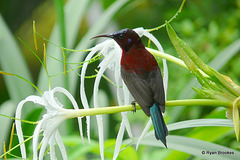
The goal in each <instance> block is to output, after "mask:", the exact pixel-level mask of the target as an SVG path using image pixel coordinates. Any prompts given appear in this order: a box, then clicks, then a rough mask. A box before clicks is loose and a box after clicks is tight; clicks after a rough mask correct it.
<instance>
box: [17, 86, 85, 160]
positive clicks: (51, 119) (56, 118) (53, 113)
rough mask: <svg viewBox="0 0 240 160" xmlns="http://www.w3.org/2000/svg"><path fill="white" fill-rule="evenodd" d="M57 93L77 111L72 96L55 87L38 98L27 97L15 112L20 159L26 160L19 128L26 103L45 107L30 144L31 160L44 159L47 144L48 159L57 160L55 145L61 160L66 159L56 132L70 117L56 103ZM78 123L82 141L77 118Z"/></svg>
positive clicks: (62, 145)
mask: <svg viewBox="0 0 240 160" xmlns="http://www.w3.org/2000/svg"><path fill="white" fill-rule="evenodd" d="M56 92H59V93H62V94H64V95H65V96H66V97H67V98H68V99H69V100H70V102H71V103H72V105H73V108H74V109H79V108H78V105H77V103H76V101H75V99H74V98H73V96H72V95H71V94H70V93H69V92H68V91H67V90H66V89H64V88H62V87H56V88H54V89H52V90H49V91H45V92H44V93H43V95H42V97H40V96H28V97H27V98H26V99H25V100H22V101H21V102H20V103H19V104H18V106H17V110H16V116H15V117H16V122H15V123H16V131H17V136H18V139H19V143H20V144H21V145H20V149H21V154H22V158H24V159H26V149H25V144H24V138H23V132H22V126H21V121H20V120H19V119H21V112H22V107H23V105H24V104H25V103H26V102H33V103H36V104H40V105H42V106H45V108H46V110H47V113H45V114H44V115H43V118H42V119H41V120H40V121H39V122H38V124H37V126H36V128H35V130H34V134H33V142H32V145H33V146H32V148H33V160H37V159H39V160H42V159H43V157H44V153H45V151H46V147H47V145H48V144H49V146H50V158H51V159H57V158H56V155H55V144H57V145H58V147H59V149H60V152H61V154H62V159H64V160H66V159H67V152H66V149H65V146H64V144H63V141H62V139H61V136H60V133H59V131H58V127H59V125H60V124H61V123H62V122H63V121H65V120H66V119H68V118H70V117H71V115H69V112H67V111H68V109H65V108H63V105H62V104H61V103H60V102H59V101H58V99H57V97H55V95H54V94H55V93H56ZM78 123H79V129H80V134H81V138H82V140H83V133H82V121H81V118H80V117H79V118H78ZM42 131H43V138H42V140H41V147H40V151H39V156H38V150H37V149H38V145H39V144H38V139H39V134H40V133H41V132H42Z"/></svg>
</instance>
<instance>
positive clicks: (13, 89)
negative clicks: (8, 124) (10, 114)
mask: <svg viewBox="0 0 240 160" xmlns="http://www.w3.org/2000/svg"><path fill="white" fill-rule="evenodd" d="M0 67H1V70H3V71H5V72H9V73H14V74H18V75H21V76H22V77H24V78H26V79H28V80H29V81H31V82H32V78H31V76H30V72H29V70H28V68H27V64H26V62H25V60H24V57H23V55H22V53H21V51H20V49H19V47H18V46H17V43H16V41H15V39H14V37H13V36H12V35H11V33H10V31H9V29H8V28H7V25H6V24H5V22H4V20H3V18H2V16H1V15H0ZM4 79H5V83H6V85H7V89H8V93H9V95H10V97H11V99H12V100H13V102H15V103H17V102H19V101H20V100H22V99H23V98H25V97H26V96H27V95H29V94H31V93H33V88H32V87H31V85H29V84H28V83H26V82H25V81H23V80H21V79H18V78H13V77H11V76H4Z"/></svg>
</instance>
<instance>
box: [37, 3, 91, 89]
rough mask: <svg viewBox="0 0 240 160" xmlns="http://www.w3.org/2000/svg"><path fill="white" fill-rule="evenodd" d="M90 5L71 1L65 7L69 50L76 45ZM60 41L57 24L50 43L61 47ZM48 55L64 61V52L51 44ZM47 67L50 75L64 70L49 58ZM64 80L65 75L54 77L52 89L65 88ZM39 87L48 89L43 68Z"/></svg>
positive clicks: (61, 64)
mask: <svg viewBox="0 0 240 160" xmlns="http://www.w3.org/2000/svg"><path fill="white" fill-rule="evenodd" d="M88 4H89V0H81V1H79V0H70V1H68V2H67V4H66V5H65V7H64V13H65V26H66V46H67V47H68V48H72V47H73V46H74V44H75V40H76V36H77V32H78V30H79V25H80V23H81V21H82V19H83V16H84V13H85V11H86V10H87V8H88ZM60 39H61V38H60V35H59V25H58V24H55V26H54V28H53V31H52V34H51V37H50V41H51V42H54V43H56V44H59V45H60V46H61V41H60ZM47 54H50V55H51V56H53V57H55V58H57V59H62V50H61V49H60V48H57V47H55V46H53V45H51V44H49V45H48V46H47ZM47 67H48V71H49V74H50V75H51V74H56V73H61V72H63V70H64V65H63V63H60V62H57V61H55V60H53V59H52V58H47ZM64 78H65V77H64V75H63V76H57V77H52V78H51V82H52V87H55V86H64ZM72 85H76V84H72ZM38 87H39V88H40V89H41V90H47V89H48V81H47V77H46V74H45V71H44V68H43V67H42V68H41V71H40V74H39V81H38ZM74 87H76V86H74ZM74 87H73V88H74ZM70 92H71V90H70Z"/></svg>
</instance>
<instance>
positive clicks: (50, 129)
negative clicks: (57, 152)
mask: <svg viewBox="0 0 240 160" xmlns="http://www.w3.org/2000/svg"><path fill="white" fill-rule="evenodd" d="M63 120H64V119H62V118H60V117H54V119H53V118H52V117H50V116H49V117H48V120H47V123H50V124H46V128H47V129H45V130H44V132H43V139H42V146H41V149H40V152H39V159H43V156H44V152H45V150H46V147H47V144H48V143H50V144H51V143H52V142H53V139H54V134H55V133H56V131H57V128H58V126H59V125H60V124H61V123H62V122H63ZM53 122H54V123H53Z"/></svg>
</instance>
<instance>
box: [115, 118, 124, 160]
mask: <svg viewBox="0 0 240 160" xmlns="http://www.w3.org/2000/svg"><path fill="white" fill-rule="evenodd" d="M124 128H125V125H124V122H123V121H122V123H121V126H120V129H119V131H118V135H117V140H116V145H115V149H114V155H113V159H114V160H115V159H117V157H118V154H119V152H120V148H121V145H122V139H123V135H124Z"/></svg>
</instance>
